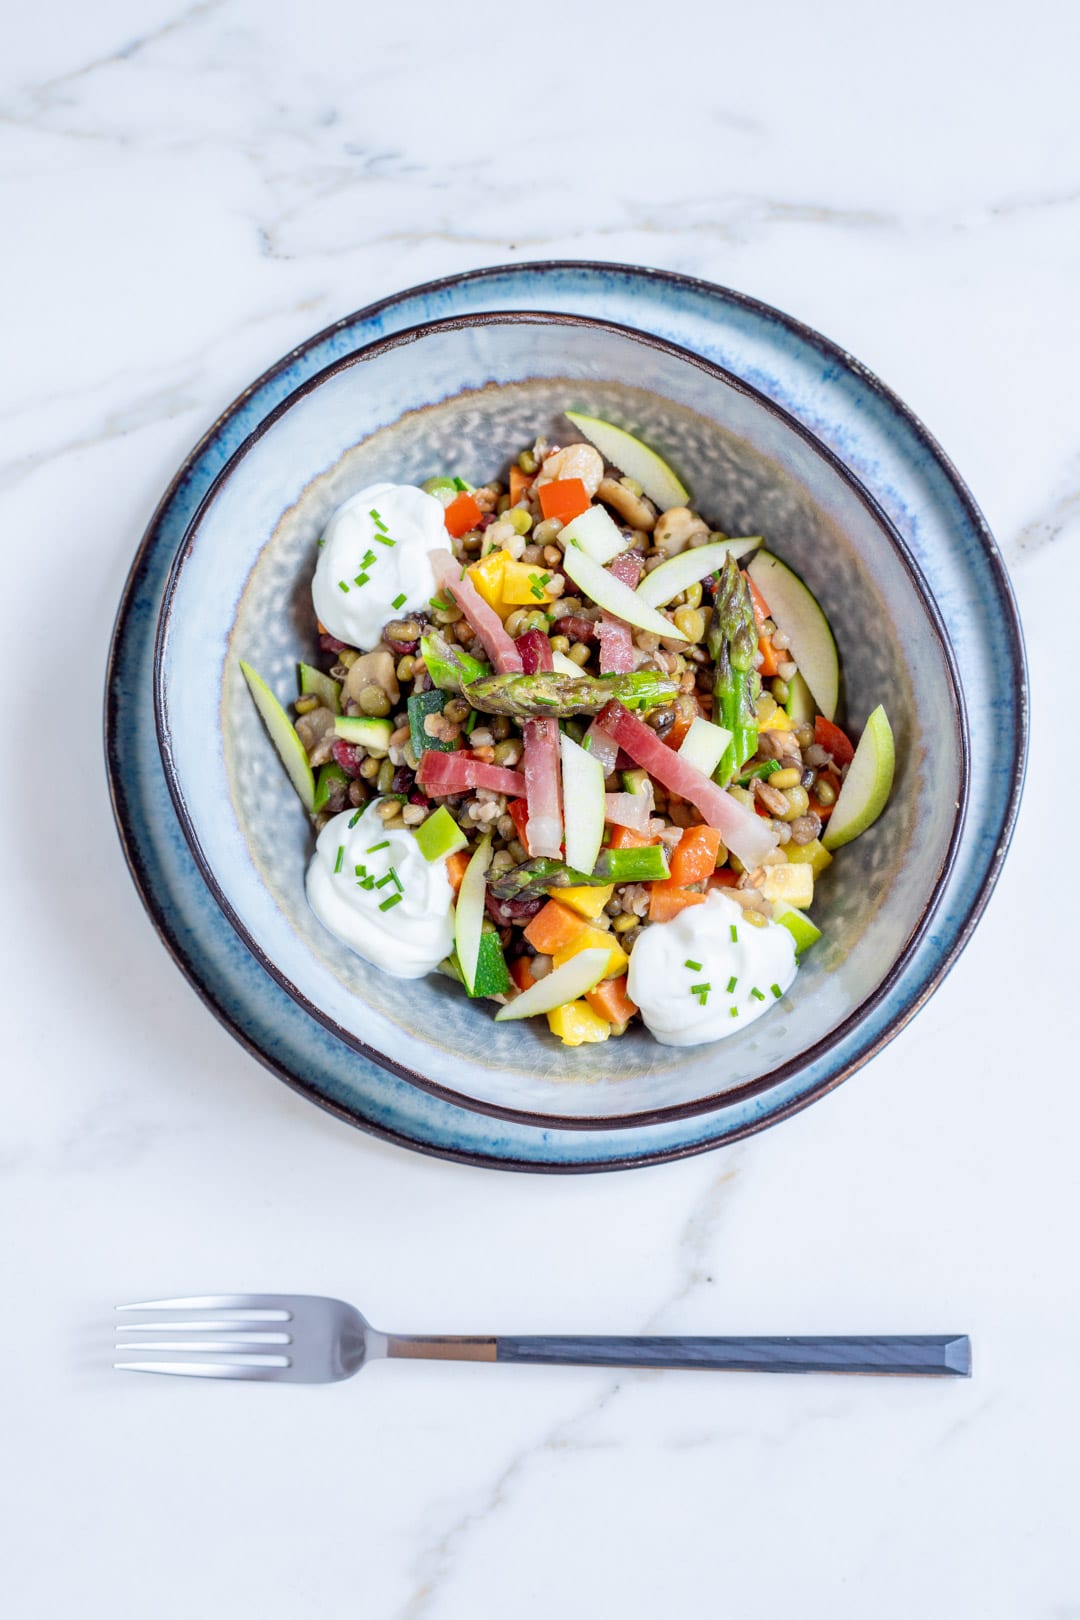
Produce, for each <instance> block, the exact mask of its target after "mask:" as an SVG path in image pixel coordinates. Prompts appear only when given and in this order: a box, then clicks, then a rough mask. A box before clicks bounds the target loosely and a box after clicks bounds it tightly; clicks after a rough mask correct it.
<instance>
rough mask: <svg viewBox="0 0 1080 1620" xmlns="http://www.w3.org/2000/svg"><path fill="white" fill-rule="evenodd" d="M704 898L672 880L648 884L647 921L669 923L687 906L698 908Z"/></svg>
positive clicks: (666, 879) (667, 879)
mask: <svg viewBox="0 0 1080 1620" xmlns="http://www.w3.org/2000/svg"><path fill="white" fill-rule="evenodd" d="M704 900H705V896H704V895H703V894H698V893H696V892H695V890H693V889H684V888H683V887H682V885H681V884H678V883H676V882H675V880H674V878H665V879H664V881H663V882H662V883H650V884H649V921H650V922H670V921H671V919H672V917H677V916H678V915H679V912H680V911H685V910H686V907H687V906H700V905H702V904H703V903H704Z"/></svg>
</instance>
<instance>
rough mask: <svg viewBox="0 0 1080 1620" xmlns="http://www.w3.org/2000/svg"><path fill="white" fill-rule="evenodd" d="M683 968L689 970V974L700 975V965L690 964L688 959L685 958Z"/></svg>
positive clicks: (696, 963) (697, 963)
mask: <svg viewBox="0 0 1080 1620" xmlns="http://www.w3.org/2000/svg"><path fill="white" fill-rule="evenodd" d="M683 967H687V968H689V969H690V971H691V973H700V972H701V963H700V962H691V960H690V958H689V957H687V958H686V961H685V962H684V963H683Z"/></svg>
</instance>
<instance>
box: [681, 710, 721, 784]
mask: <svg viewBox="0 0 1080 1620" xmlns="http://www.w3.org/2000/svg"><path fill="white" fill-rule="evenodd" d="M730 741H731V732H730V731H728V730H727V729H726V727H724V726H714V725H713V723H712V721H711V720H703V719H702V718H701V716H700V715H698V717H697V718H696V719H695V720H692V721H691V722H690V729H689V731H688V732H687V733H686V736H685V737H684V738H683V740H682V742H681V743H680V744H679V757H680V759H685V761H686V763H687V764H688V765H693V767H694V769H695V770H698V771H700V772H701V774H702V776H712V774H713V772H714V771H715V770H716V767H717V766H718V765H719V763H720V761H721V760H722V759H723V757H724V750H725V748H726V747H727V745H728V743H729V742H730Z"/></svg>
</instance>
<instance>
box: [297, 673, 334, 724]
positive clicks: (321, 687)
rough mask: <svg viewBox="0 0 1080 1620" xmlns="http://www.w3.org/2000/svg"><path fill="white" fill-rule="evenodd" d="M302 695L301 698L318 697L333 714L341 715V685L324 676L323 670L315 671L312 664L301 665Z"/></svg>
mask: <svg viewBox="0 0 1080 1620" xmlns="http://www.w3.org/2000/svg"><path fill="white" fill-rule="evenodd" d="M298 667H299V675H300V695H301V697H308V696H311V697H317V698H318V700H319V702H320V703H321V704H323V706H324V707H325V708H327V709H329V710H330V713H331V714H340V713H341V683H340V682H339V681H334V680H331V679H330V676H329V675H324V674H323V672H322V670H321V669H314V668H312V666H311V665H310V664H300V665H299V666H298Z"/></svg>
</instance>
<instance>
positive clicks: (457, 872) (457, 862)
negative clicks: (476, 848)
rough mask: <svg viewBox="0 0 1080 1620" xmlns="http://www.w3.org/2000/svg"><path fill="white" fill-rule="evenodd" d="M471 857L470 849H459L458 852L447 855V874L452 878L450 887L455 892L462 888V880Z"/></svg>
mask: <svg viewBox="0 0 1080 1620" xmlns="http://www.w3.org/2000/svg"><path fill="white" fill-rule="evenodd" d="M469 859H470V857H469V854H468V851H467V850H463V849H459V850H458V851H457V853H456V854H454V855H448V856H447V857H446V875H447V877H448V878H449V879H450V887H451V888H452V889H453V891H454V893H455V894H457V892H458V890H459V889H460V888H461V880H462V878H463V877H464V876H465V872H466V869H467V867H468V865H469Z"/></svg>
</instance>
